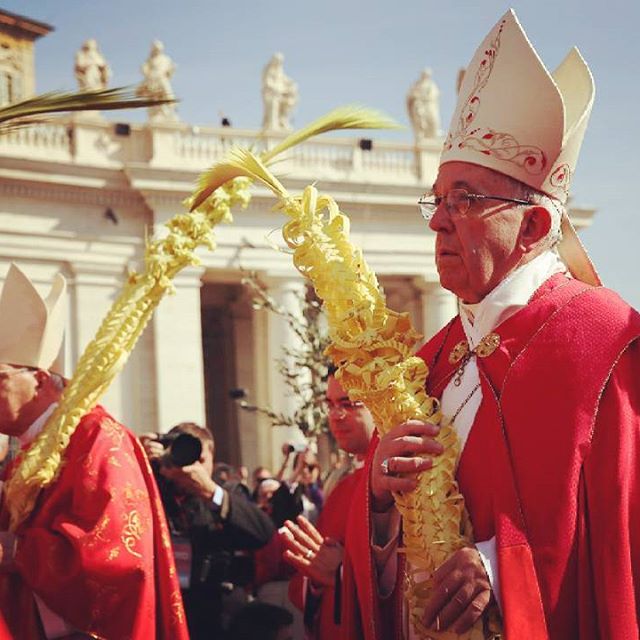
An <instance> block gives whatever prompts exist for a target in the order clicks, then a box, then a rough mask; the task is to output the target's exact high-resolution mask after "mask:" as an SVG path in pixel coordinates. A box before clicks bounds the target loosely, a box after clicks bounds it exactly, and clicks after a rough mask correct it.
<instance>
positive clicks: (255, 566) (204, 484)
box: [141, 371, 373, 640]
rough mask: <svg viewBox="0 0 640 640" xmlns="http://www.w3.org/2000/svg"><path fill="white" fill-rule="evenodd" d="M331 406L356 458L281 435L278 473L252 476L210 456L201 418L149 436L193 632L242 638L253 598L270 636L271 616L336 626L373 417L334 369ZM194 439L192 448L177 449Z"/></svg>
mask: <svg viewBox="0 0 640 640" xmlns="http://www.w3.org/2000/svg"><path fill="white" fill-rule="evenodd" d="M327 406H328V412H329V425H330V429H331V433H332V434H333V436H334V438H335V440H336V442H337V444H338V446H339V447H340V449H341V450H342V451H345V452H347V453H348V454H350V456H349V457H348V458H346V459H340V463H337V464H336V466H335V467H334V468H332V469H328V470H326V472H325V473H322V470H321V468H320V464H319V462H318V457H317V455H316V454H315V453H314V452H313V451H312V449H311V448H309V447H308V446H306V445H299V444H291V443H286V444H284V445H283V447H282V464H281V466H280V468H279V470H278V472H277V473H275V474H273V473H271V471H270V470H269V469H268V468H267V467H264V466H259V467H257V468H256V469H254V470H253V472H252V473H251V478H250V479H249V473H248V470H247V469H246V468H244V467H242V466H240V467H234V466H232V465H230V464H228V463H225V462H222V461H218V462H217V463H214V455H215V443H214V440H213V437H212V435H211V432H210V431H209V430H207V429H204V428H202V427H200V426H198V425H196V424H193V423H188V422H187V423H181V424H178V425H176V426H175V427H173V428H172V429H171V430H170V431H169V432H168V433H167V434H165V435H159V434H154V433H148V434H144V435H143V436H141V442H142V444H143V447H144V450H145V452H146V454H147V456H148V458H149V460H150V462H151V466H152V469H153V471H154V475H155V478H156V481H157V483H158V486H159V489H160V496H161V499H162V504H163V506H164V510H165V513H166V516H167V520H168V523H169V530H170V535H171V540H172V547H173V552H174V557H175V560H176V566H177V571H178V575H179V578H180V587H181V590H182V597H183V602H184V607H185V613H186V618H187V622H188V626H189V633H190V637H191V638H192V639H193V640H201V639H202V640H204V639H206V638H222V637H225V633H226V634H227V636H226V637H229V638H235V637H236V636H235V635H232V634H235V633H236V631H233V630H234V629H235V628H236V626H237V619H238V617H239V616H243V615H244V614H243V612H244V611H245V610H246V609H247V607H248V606H249V603H251V607H250V609H249V610H251V611H252V612H253V614H252V615H251V616H248V618H247V619H248V620H253V621H255V623H256V627H255V628H256V629H259V630H260V634H261V635H260V637H269V636H268V635H267V634H268V631H269V625H271V624H272V623H273V624H276V623H277V625H281V626H283V627H289V628H290V632H291V634H292V635H291V637H292V638H302V637H303V635H306V636H307V637H328V636H327V635H326V634H327V633H330V632H335V630H336V625H338V624H339V623H340V620H339V611H338V612H337V613H336V612H335V611H334V604H335V584H336V579H338V580H339V576H338V577H336V573H337V572H338V571H339V568H340V567H341V565H342V554H343V547H344V538H345V519H344V514H345V511H346V510H347V509H348V507H349V501H350V499H351V495H352V493H353V486H354V482H356V481H357V480H358V478H359V476H360V473H361V468H362V463H363V460H364V456H365V454H366V452H367V448H368V446H369V441H370V439H371V437H372V434H373V422H372V419H371V416H370V414H369V412H368V411H367V410H366V408H365V407H364V406H363V405H362V404H361V403H353V402H351V401H350V400H349V398H348V396H347V394H346V392H345V391H344V390H343V389H342V387H341V386H340V385H339V384H338V383H337V381H336V380H335V378H334V376H333V371H332V372H331V375H330V376H329V379H328V393H327ZM185 435H186V436H187V437H185ZM178 437H180V438H179V439H178ZM187 445H190V446H191V447H193V451H192V452H191V453H192V455H191V457H190V458H189V457H187V458H181V456H183V454H184V452H185V451H186V452H187V453H188V452H189V447H188V446H187ZM184 463H186V464H184ZM336 476H338V477H336ZM347 478H348V480H347ZM328 489H330V490H328ZM257 603H260V604H261V605H263V606H262V608H261V607H258V606H257ZM276 610H279V611H280V616H279V617H278V616H277V615H276V614H275V611H276ZM267 612H271V613H270V614H269V615H271V617H270V618H269V616H268V615H267ZM263 614H264V615H265V619H264V620H263V621H262V622H260V623H258V622H257V621H258V619H259V618H260V616H261V615H263ZM279 620H288V623H287V624H286V625H283V624H282V623H281V622H278V621H279ZM246 624H248V623H245V626H246ZM277 625H276V627H274V628H273V629H272V631H273V632H274V634H276V635H274V637H278V638H280V637H287V636H279V635H277V634H278V633H284V631H282V630H281V628H280V626H277ZM256 637H258V636H256Z"/></svg>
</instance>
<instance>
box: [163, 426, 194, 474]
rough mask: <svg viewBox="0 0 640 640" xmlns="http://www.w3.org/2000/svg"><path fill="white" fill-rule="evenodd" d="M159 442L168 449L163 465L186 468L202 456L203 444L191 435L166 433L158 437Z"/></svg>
mask: <svg viewBox="0 0 640 640" xmlns="http://www.w3.org/2000/svg"><path fill="white" fill-rule="evenodd" d="M158 442H159V443H160V444H161V445H162V446H163V447H164V448H165V449H166V451H165V452H164V455H163V456H162V458H161V463H162V464H166V465H171V466H174V467H186V466H188V465H190V464H193V463H194V462H197V461H198V460H200V456H201V455H202V442H200V439H199V438H196V437H195V436H192V435H191V434H190V433H164V434H162V435H159V436H158Z"/></svg>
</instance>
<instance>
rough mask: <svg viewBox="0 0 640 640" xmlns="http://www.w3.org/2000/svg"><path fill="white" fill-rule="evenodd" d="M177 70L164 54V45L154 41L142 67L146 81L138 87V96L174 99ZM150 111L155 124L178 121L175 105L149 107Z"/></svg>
mask: <svg viewBox="0 0 640 640" xmlns="http://www.w3.org/2000/svg"><path fill="white" fill-rule="evenodd" d="M175 70H176V65H175V63H174V62H173V60H172V59H171V58H170V57H169V56H168V55H167V54H166V53H165V52H164V44H162V42H160V40H154V41H153V43H152V45H151V52H150V53H149V57H148V58H147V60H146V62H145V63H144V64H143V65H142V75H143V76H144V80H143V81H142V82H141V83H140V85H139V86H138V89H137V91H136V93H137V95H139V96H141V97H145V98H160V99H161V98H173V97H174V93H173V88H172V87H171V76H173V73H174V71H175ZM148 111H149V120H151V121H154V122H159V121H164V122H175V121H176V120H177V119H178V117H177V115H176V105H175V104H174V103H171V104H160V105H156V106H154V107H149V110H148Z"/></svg>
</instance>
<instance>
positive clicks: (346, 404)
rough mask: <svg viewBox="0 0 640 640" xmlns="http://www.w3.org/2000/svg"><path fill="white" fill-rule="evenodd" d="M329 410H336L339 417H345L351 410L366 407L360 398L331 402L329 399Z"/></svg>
mask: <svg viewBox="0 0 640 640" xmlns="http://www.w3.org/2000/svg"><path fill="white" fill-rule="evenodd" d="M326 405H327V411H329V412H332V411H333V412H334V413H336V415H337V416H338V417H339V418H344V417H345V416H346V415H347V413H349V411H355V410H356V409H362V408H363V407H364V402H360V401H359V400H355V401H353V402H352V401H351V400H340V401H338V402H331V401H329V400H327V402H326Z"/></svg>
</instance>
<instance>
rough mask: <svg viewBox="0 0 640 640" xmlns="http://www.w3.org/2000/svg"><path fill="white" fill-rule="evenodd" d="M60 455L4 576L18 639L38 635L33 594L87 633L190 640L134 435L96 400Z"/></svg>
mask: <svg viewBox="0 0 640 640" xmlns="http://www.w3.org/2000/svg"><path fill="white" fill-rule="evenodd" d="M64 457H65V461H64V465H63V467H62V470H61V472H60V475H59V477H58V479H57V480H56V481H55V482H54V483H53V484H52V485H51V486H49V487H48V488H47V489H45V490H44V491H43V492H42V493H41V495H40V496H39V498H38V502H37V504H36V507H35V509H34V511H33V512H32V513H31V515H30V516H29V518H28V519H27V520H26V521H25V522H24V523H23V524H22V525H21V526H20V527H19V529H18V531H17V532H16V533H17V535H18V544H17V549H16V555H15V564H16V567H17V571H16V572H13V573H8V574H0V607H1V610H2V614H3V616H4V617H5V619H6V621H7V624H8V626H9V627H10V629H11V631H12V633H13V634H14V636H15V637H16V638H20V639H21V640H38V639H40V638H42V637H44V636H43V634H42V629H41V628H40V621H39V618H38V613H37V608H36V603H35V601H34V595H37V596H38V598H40V600H41V601H42V602H44V604H45V605H46V606H47V607H48V608H49V609H50V610H51V611H53V612H54V613H55V614H56V615H58V616H60V617H61V618H62V619H63V620H64V621H65V622H66V623H67V624H68V625H69V626H70V627H72V628H74V629H75V630H77V631H79V632H82V633H86V634H88V635H91V636H92V637H96V638H104V639H106V640H128V639H131V640H154V639H157V640H160V639H166V640H169V639H171V640H174V639H177V640H183V639H184V640H187V639H188V633H187V627H186V622H185V617H184V612H183V608H182V599H181V596H180V588H179V586H178V582H177V576H176V571H175V566H174V562H173V556H172V552H171V543H170V538H169V534H168V529H167V525H166V520H165V517H164V511H163V508H162V504H161V502H160V498H159V494H158V490H157V487H156V484H155V481H154V479H153V475H152V472H151V469H150V467H149V464H148V461H147V458H146V455H145V453H144V451H143V450H142V447H141V446H140V444H139V442H138V440H137V439H136V437H135V436H134V435H133V434H132V433H130V432H129V431H128V430H127V429H125V428H124V427H123V426H122V425H120V424H118V423H117V422H116V421H115V420H113V418H111V417H110V416H109V415H108V414H107V413H106V412H105V411H104V409H102V408H101V407H96V408H95V409H93V410H92V411H91V412H90V413H89V414H87V415H86V416H85V417H84V418H83V419H82V420H81V422H80V424H79V425H78V427H77V428H76V430H75V432H74V434H73V436H72V437H71V439H70V441H69V445H68V447H67V449H66V451H65V454H64ZM6 515H7V514H6V513H4V514H3V516H4V517H5V518H6Z"/></svg>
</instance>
